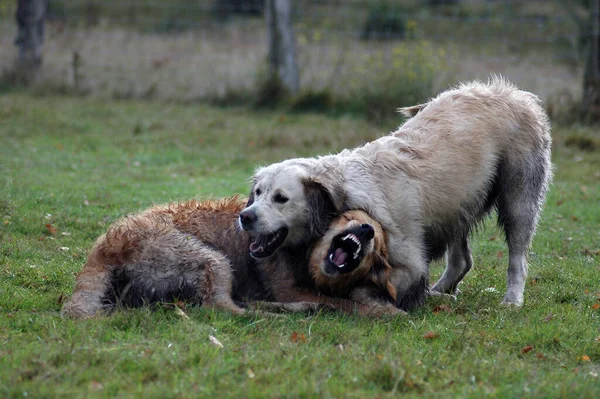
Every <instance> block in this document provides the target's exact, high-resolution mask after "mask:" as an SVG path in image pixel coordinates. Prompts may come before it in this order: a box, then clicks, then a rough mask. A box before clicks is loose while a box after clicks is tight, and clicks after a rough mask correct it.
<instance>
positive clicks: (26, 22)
mask: <svg viewBox="0 0 600 399" xmlns="http://www.w3.org/2000/svg"><path fill="white" fill-rule="evenodd" d="M47 8H48V0H17V14H16V20H17V26H18V32H17V38H16V39H15V45H16V46H17V47H18V48H19V58H18V60H17V65H18V68H19V73H20V74H21V75H22V76H23V78H24V79H26V80H31V79H32V78H34V77H35V76H34V75H35V73H36V72H37V70H38V69H39V67H40V65H41V64H42V45H43V44H44V20H45V17H46V10H47Z"/></svg>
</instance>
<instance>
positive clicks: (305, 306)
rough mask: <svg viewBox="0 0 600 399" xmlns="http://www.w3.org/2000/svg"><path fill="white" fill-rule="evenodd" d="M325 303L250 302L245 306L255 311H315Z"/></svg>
mask: <svg viewBox="0 0 600 399" xmlns="http://www.w3.org/2000/svg"><path fill="white" fill-rule="evenodd" d="M324 306H326V305H323V304H320V303H316V302H302V301H301V302H250V303H248V304H247V307H248V308H249V309H252V310H257V311H268V312H288V313H302V312H309V311H317V310H320V309H321V308H323V307H324Z"/></svg>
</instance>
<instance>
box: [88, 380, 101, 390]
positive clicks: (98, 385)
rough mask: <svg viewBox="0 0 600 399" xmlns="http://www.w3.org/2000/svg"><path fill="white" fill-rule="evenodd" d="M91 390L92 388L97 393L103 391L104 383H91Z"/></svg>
mask: <svg viewBox="0 0 600 399" xmlns="http://www.w3.org/2000/svg"><path fill="white" fill-rule="evenodd" d="M90 388H92V389H93V390H95V391H99V390H101V389H103V388H104V386H103V385H102V383H101V382H98V381H91V382H90Z"/></svg>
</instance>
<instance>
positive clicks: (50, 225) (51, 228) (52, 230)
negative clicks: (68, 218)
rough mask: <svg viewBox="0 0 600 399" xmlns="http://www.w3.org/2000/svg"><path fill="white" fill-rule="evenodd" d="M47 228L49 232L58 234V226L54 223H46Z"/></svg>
mask: <svg viewBox="0 0 600 399" xmlns="http://www.w3.org/2000/svg"><path fill="white" fill-rule="evenodd" d="M46 229H47V230H48V233H50V234H52V235H54V234H56V232H57V230H58V229H57V228H56V227H54V226H53V225H52V223H46Z"/></svg>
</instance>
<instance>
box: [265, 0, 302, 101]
mask: <svg viewBox="0 0 600 399" xmlns="http://www.w3.org/2000/svg"><path fill="white" fill-rule="evenodd" d="M265 11H266V13H265V14H266V19H267V32H268V42H269V78H270V79H269V80H271V81H277V82H279V83H280V84H282V85H283V86H284V88H285V89H286V90H287V91H288V92H289V93H291V94H296V93H297V92H298V90H299V88H300V79H299V76H298V64H297V60H296V44H295V41H294V31H293V28H292V0H267V1H266V10H265Z"/></svg>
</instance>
